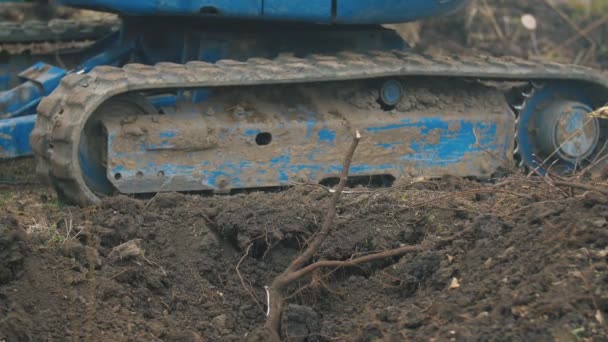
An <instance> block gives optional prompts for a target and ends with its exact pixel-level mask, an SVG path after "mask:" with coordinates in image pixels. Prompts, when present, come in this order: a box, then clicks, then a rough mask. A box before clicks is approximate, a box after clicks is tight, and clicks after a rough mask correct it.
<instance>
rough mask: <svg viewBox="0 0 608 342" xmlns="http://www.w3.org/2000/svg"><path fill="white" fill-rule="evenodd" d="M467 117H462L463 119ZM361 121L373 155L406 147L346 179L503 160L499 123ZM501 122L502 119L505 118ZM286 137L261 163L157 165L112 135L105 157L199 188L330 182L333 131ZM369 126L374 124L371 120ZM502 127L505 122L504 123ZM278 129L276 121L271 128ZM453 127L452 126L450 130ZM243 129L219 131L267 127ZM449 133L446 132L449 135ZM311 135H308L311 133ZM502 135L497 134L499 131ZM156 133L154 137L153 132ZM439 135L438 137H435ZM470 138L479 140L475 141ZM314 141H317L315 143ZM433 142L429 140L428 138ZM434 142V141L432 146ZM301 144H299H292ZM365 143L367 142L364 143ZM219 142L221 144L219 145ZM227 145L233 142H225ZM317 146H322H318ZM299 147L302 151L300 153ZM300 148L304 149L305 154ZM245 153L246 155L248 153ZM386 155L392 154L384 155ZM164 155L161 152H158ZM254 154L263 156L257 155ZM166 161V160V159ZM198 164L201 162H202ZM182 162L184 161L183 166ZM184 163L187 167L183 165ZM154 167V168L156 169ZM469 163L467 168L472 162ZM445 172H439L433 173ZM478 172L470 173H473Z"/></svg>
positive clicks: (196, 156) (220, 158)
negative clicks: (118, 149) (121, 147)
mask: <svg viewBox="0 0 608 342" xmlns="http://www.w3.org/2000/svg"><path fill="white" fill-rule="evenodd" d="M467 117H468V116H467ZM184 120H192V117H184ZM365 120H366V119H361V122H359V124H361V125H363V126H362V127H361V129H362V130H363V131H365V132H366V134H364V136H366V137H367V138H366V139H370V140H371V141H372V142H373V143H374V145H373V146H375V148H376V149H377V151H378V152H379V153H382V152H381V151H382V150H387V149H389V150H391V149H395V148H403V147H404V146H405V147H407V148H408V153H407V154H406V155H397V156H395V158H394V162H391V163H384V162H382V163H374V160H375V159H374V158H373V153H374V152H371V153H372V155H367V156H361V159H359V160H358V161H357V160H355V162H354V164H353V165H352V168H351V174H352V175H353V176H357V175H377V174H391V175H394V176H396V177H398V176H400V175H402V174H403V173H404V172H405V170H406V169H407V170H408V172H411V170H420V171H421V172H424V171H425V170H429V169H430V168H432V167H438V168H442V169H441V170H449V169H450V168H451V167H452V166H453V165H457V164H459V163H460V165H462V166H464V167H465V168H467V167H470V168H471V170H478V168H479V165H476V164H475V165H468V164H463V163H466V162H467V160H469V158H471V154H477V155H479V154H481V153H484V154H485V153H486V151H491V152H493V153H494V154H495V155H501V156H502V155H505V154H506V153H507V152H506V150H505V149H508V143H509V139H508V138H506V139H505V140H504V141H502V139H501V141H495V136H496V134H497V132H498V126H497V125H498V123H497V122H502V120H503V119H502V117H501V119H500V120H498V121H496V122H494V121H486V120H485V119H483V117H482V116H477V117H475V116H471V117H470V118H469V119H468V120H447V121H446V120H442V117H440V116H435V117H418V118H416V119H415V120H414V119H410V118H405V117H403V118H399V117H391V118H387V119H386V120H385V121H384V122H385V124H381V125H377V124H374V125H373V126H371V127H365V122H366V121H365ZM505 120H506V119H505ZM282 122H284V123H285V125H286V126H285V127H286V129H287V130H288V132H293V136H288V137H286V138H285V139H286V141H289V139H292V138H295V139H296V142H294V143H295V144H297V145H298V146H299V147H298V148H297V149H295V148H289V147H285V148H281V147H280V146H281V145H280V144H277V145H276V148H274V149H268V150H266V151H267V152H266V153H270V156H269V157H267V158H264V161H254V160H255V159H249V158H246V157H245V155H243V156H242V157H239V156H238V155H234V154H232V153H226V154H225V153H222V151H224V149H223V147H220V148H218V149H217V150H215V151H208V152H191V153H188V154H187V156H188V158H180V159H179V160H180V163H186V164H187V165H182V164H175V165H173V164H171V163H170V162H169V163H165V161H166V160H167V159H166V158H167V156H168V155H167V154H164V155H163V163H165V164H160V163H158V162H157V161H156V158H155V155H154V153H158V152H155V151H146V150H145V146H141V148H140V149H138V148H137V147H135V149H134V150H133V151H131V152H130V153H120V154H117V153H115V152H113V151H112V144H113V142H114V140H113V134H116V132H112V131H110V132H109V135H110V137H109V140H108V142H109V151H110V152H109V153H110V156H109V157H110V160H112V159H114V158H117V157H118V156H119V155H120V157H122V158H125V159H126V160H131V161H133V160H134V161H138V160H141V163H143V165H144V166H142V170H141V171H142V172H144V174H146V175H148V174H152V175H155V174H156V173H157V172H158V171H163V172H164V173H165V177H166V178H167V179H170V178H171V177H176V176H180V177H184V178H185V179H186V180H188V181H192V182H197V183H198V184H200V186H201V188H203V189H204V188H207V189H218V188H220V187H221V186H223V185H222V184H221V183H220V181H222V182H223V181H226V182H227V183H226V186H227V187H228V188H251V187H266V186H277V185H288V184H289V183H290V181H292V180H295V179H294V178H300V177H306V178H308V179H310V180H312V181H315V180H321V179H323V178H325V177H335V176H337V175H338V174H339V173H340V172H341V170H342V165H341V164H340V163H339V162H338V163H327V162H326V161H327V155H328V154H331V155H334V154H335V153H336V152H335V150H334V147H332V146H331V145H329V144H327V143H328V142H332V143H337V141H338V138H344V137H345V136H342V135H340V136H338V132H339V131H336V127H334V126H331V125H328V124H327V123H324V125H326V126H325V127H324V128H322V129H321V130H320V131H318V132H315V133H314V134H315V135H318V137H313V139H307V138H305V137H304V135H305V134H307V133H308V132H306V133H305V132H302V133H298V132H299V131H300V130H308V127H313V124H314V125H316V123H317V122H318V121H316V120H309V119H306V120H295V121H290V120H283V121H282ZM369 122H374V123H376V122H377V121H376V120H370V121H369ZM505 122H508V121H505ZM276 124H277V125H278V122H277V123H276ZM456 124H457V125H456ZM247 125H248V126H247V127H242V126H239V125H236V126H228V127H227V129H226V130H225V131H226V132H227V133H226V134H227V135H228V136H231V137H234V136H243V134H245V136H247V135H250V136H251V135H254V133H255V134H257V133H258V132H262V131H268V130H269V128H268V125H267V123H265V122H264V123H248V124H247ZM456 126H458V127H459V130H458V131H454V130H453V127H456ZM411 128H415V131H416V139H408V137H407V134H408V132H411ZM450 128H452V130H450ZM389 130H397V134H395V133H392V134H391V135H390V136H391V139H395V136H403V140H402V141H400V140H397V141H390V140H389V141H386V139H385V138H384V137H386V136H388V135H387V134H385V133H384V132H386V131H389ZM311 131H314V130H313V129H311ZM501 133H502V132H501ZM157 134H160V132H159V133H157ZM437 135H439V136H437ZM476 136H477V137H478V139H480V140H479V141H476ZM315 138H317V139H315ZM431 138H432V139H433V140H432V141H431V140H430V139H431ZM437 138H439V139H438V141H437ZM297 139H301V140H297ZM370 140H368V141H370ZM220 141H221V140H220ZM231 141H233V139H232V140H231ZM318 142H324V143H323V144H319V143H318ZM247 146H248V147H247V148H256V147H254V146H252V145H247ZM302 147H305V148H304V149H302ZM306 148H309V150H307V149H306ZM166 152H169V153H178V154H181V155H182V156H183V153H184V152H179V151H174V152H171V151H170V150H167V151H166ZM252 152H253V151H251V150H250V151H248V152H246V153H252ZM390 152H391V153H392V152H393V151H390ZM163 153H164V152H163ZM259 153H264V152H263V150H259ZM169 156H170V155H169ZM203 159H204V160H203ZM184 160H186V161H184ZM187 160H190V161H191V162H188V161H187ZM158 164H160V165H158ZM472 164H473V163H472ZM137 171H139V170H129V172H128V173H125V174H124V175H123V181H126V180H127V179H126V178H124V176H125V175H127V176H128V177H135V175H136V172H137ZM439 172H445V171H439ZM475 172H478V171H473V173H475Z"/></svg>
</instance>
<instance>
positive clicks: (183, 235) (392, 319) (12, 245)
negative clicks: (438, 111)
mask: <svg viewBox="0 0 608 342" xmlns="http://www.w3.org/2000/svg"><path fill="white" fill-rule="evenodd" d="M503 183H504V182H503ZM437 189H440V190H437ZM568 191H569V190H565V193H568ZM565 193H564V192H562V191H557V190H554V189H552V188H551V187H550V186H549V185H547V184H546V183H544V182H542V181H541V182H533V181H529V180H525V179H516V178H513V179H511V180H510V181H508V182H506V184H503V185H502V186H497V185H492V184H479V183H477V182H473V181H466V180H461V179H452V178H447V179H444V180H442V181H439V182H437V183H423V184H418V185H414V186H413V187H409V188H402V189H400V190H393V191H377V192H374V193H365V194H351V195H346V197H345V198H344V199H343V201H342V203H341V208H340V211H339V217H338V221H337V225H336V228H335V231H334V233H333V234H332V235H331V237H330V239H329V240H328V241H327V243H326V245H325V247H324V248H323V250H322V251H321V252H320V253H319V255H318V258H332V259H342V260H343V259H347V258H349V257H351V256H352V255H353V254H362V253H369V252H373V251H378V250H384V249H388V248H393V247H397V246H400V245H403V244H416V243H420V242H421V241H422V240H423V239H425V238H426V239H432V238H436V237H446V236H450V235H452V234H454V233H456V232H459V231H462V230H463V229H466V228H469V227H472V228H473V230H472V233H471V234H469V235H466V236H465V237H463V238H462V239H459V240H456V241H453V242H452V243H449V244H447V245H444V246H441V247H440V248H438V249H436V250H429V251H426V252H424V253H420V254H418V255H408V256H405V257H403V258H396V259H393V260H384V261H382V262H376V263H374V264H371V265H365V266H362V267H361V268H356V269H341V270H335V271H332V272H329V273H323V274H322V275H321V278H320V282H315V283H312V285H311V280H310V279H304V280H303V281H302V282H301V283H300V284H297V285H296V286H294V287H293V289H292V290H293V293H294V295H293V297H292V298H290V300H289V302H290V303H291V304H292V305H291V306H290V307H289V310H288V312H287V314H286V316H285V317H284V323H283V326H284V330H285V331H284V337H289V340H293V341H325V340H328V339H329V338H336V339H338V340H356V341H373V340H375V339H376V338H380V337H385V338H388V340H394V341H401V340H404V339H414V340H419V339H428V338H436V339H438V340H446V339H450V338H455V339H456V340H480V339H481V340H483V339H500V340H513V339H516V340H521V339H525V340H560V341H569V340H573V341H574V340H577V339H581V338H591V337H594V338H598V339H604V338H608V330H606V327H605V325H604V323H603V317H604V316H605V315H606V314H608V288H607V286H606V279H608V267H607V266H608V265H607V264H606V256H607V255H608V230H606V228H608V224H607V218H608V199H607V198H606V197H605V196H602V195H600V194H599V193H595V192H586V193H580V192H577V193H576V195H575V196H569V195H566V194H565ZM327 202H328V193H327V192H326V191H325V190H322V189H319V188H311V187H300V188H294V189H291V190H287V191H284V192H280V193H250V194H240V195H234V196H216V197H203V196H188V195H181V194H162V195H158V196H157V197H155V198H153V199H151V200H148V201H140V200H135V199H130V198H127V197H116V198H111V199H107V200H105V201H104V202H103V203H102V204H101V205H99V206H97V207H94V208H88V209H85V210H80V209H76V208H58V209H57V210H56V212H57V213H60V214H61V215H60V216H61V217H62V218H64V219H65V220H64V219H62V220H59V221H58V222H57V224H56V225H55V226H54V228H52V229H56V235H53V234H52V233H51V234H49V232H48V231H49V230H51V228H47V230H43V229H41V228H40V227H35V226H33V225H31V224H30V225H28V224H25V223H24V222H25V221H23V220H21V219H19V217H20V216H23V213H20V212H19V211H18V210H14V209H12V207H11V206H10V205H9V206H7V209H8V210H6V212H5V213H4V214H2V216H1V217H0V237H1V238H0V247H1V248H0V251H2V252H1V253H2V255H0V257H1V258H0V260H2V263H1V264H0V282H1V285H0V301H1V302H2V304H3V305H2V306H1V308H2V309H1V310H0V336H1V337H3V338H4V339H6V340H7V341H24V340H30V341H37V340H62V339H65V338H66V337H73V338H81V339H82V338H87V337H88V338H92V339H93V340H115V341H120V340H124V341H127V340H141V341H144V340H145V341H151V340H170V341H171V340H173V341H239V340H242V338H243V337H244V335H245V334H246V333H247V332H250V331H252V330H253V328H254V327H256V326H258V325H260V324H262V322H263V320H264V303H265V294H264V290H263V287H264V286H265V285H268V284H270V282H271V279H272V276H273V275H275V274H276V273H277V272H279V271H281V270H282V269H283V268H284V267H285V266H286V265H287V263H288V262H289V261H290V259H291V258H292V257H293V256H294V255H295V253H297V250H298V249H299V248H300V247H301V246H302V244H303V243H304V242H305V239H306V238H307V237H309V236H310V234H311V233H312V232H313V231H315V230H316V229H318V227H319V224H320V222H321V220H322V215H323V212H324V207H325V205H326V204H327ZM68 230H70V232H69V233H68V232H67V231H68ZM41 231H43V232H46V233H45V234H41ZM68 236H69V237H68ZM129 241H133V243H134V244H135V246H137V247H139V248H141V250H138V249H137V248H136V249H135V250H136V252H135V253H131V254H127V255H123V257H122V258H118V257H116V256H115V255H113V254H110V253H111V251H112V250H113V249H114V248H115V247H116V246H119V245H121V244H123V243H125V242H129ZM244 255H246V256H245V257H243V256H244ZM239 261H240V267H239V270H240V274H241V275H242V280H241V279H240V278H239V275H238V273H237V272H236V266H237V265H238V264H239ZM453 279H457V281H458V282H459V284H460V287H459V288H455V289H449V287H450V285H451V284H452V282H453V281H454V280H453ZM243 284H246V286H247V288H245V286H244V285H243ZM254 297H255V298H256V300H254V299H253V298H254ZM300 335H302V336H308V337H301V338H300V337H298V336H300Z"/></svg>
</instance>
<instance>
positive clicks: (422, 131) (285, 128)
mask: <svg viewBox="0 0 608 342" xmlns="http://www.w3.org/2000/svg"><path fill="white" fill-rule="evenodd" d="M257 98H258V99H259V98H260V97H259V96H258V97H257ZM262 98H263V97H262ZM214 101H215V100H213V99H211V100H209V102H210V103H209V104H207V103H206V104H203V105H202V106H203V107H202V108H201V109H200V110H193V111H192V113H190V114H186V113H184V112H183V111H182V113H181V114H175V115H148V116H142V117H139V118H138V120H137V121H136V122H133V123H125V122H124V121H122V122H121V120H120V118H108V119H106V120H104V125H105V128H106V130H107V132H108V139H107V142H108V148H107V150H108V158H107V163H108V169H107V175H106V176H107V179H109V180H110V181H111V182H112V184H113V185H114V186H115V187H116V188H117V189H119V190H120V191H121V192H125V193H145V192H155V191H193V190H215V191H225V190H229V189H235V188H256V187H268V186H282V185H289V184H290V182H292V181H301V180H303V179H305V180H309V181H321V180H322V179H326V178H331V177H336V176H338V175H339V173H340V171H341V169H342V165H341V164H340V163H339V161H337V160H336V157H335V156H336V155H340V153H341V152H343V150H344V148H346V147H347V146H348V144H349V142H350V141H351V136H350V133H349V132H348V130H347V129H346V128H345V127H344V125H343V123H342V120H341V119H340V118H337V117H335V116H332V115H331V114H322V113H316V112H311V111H309V110H305V109H303V108H302V107H300V108H301V109H296V110H290V111H287V112H285V111H284V110H283V111H282V110H281V109H280V106H274V107H273V106H272V105H270V104H268V105H264V107H263V108H264V109H263V110H261V111H260V112H257V111H256V110H251V111H244V112H241V111H238V113H237V112H232V113H225V112H223V111H218V112H217V113H214V115H212V116H207V117H205V116H203V118H202V119H201V114H200V113H201V112H202V113H205V112H206V109H205V108H208V107H207V106H210V107H213V108H230V106H229V105H228V104H222V105H218V104H217V103H216V102H214ZM344 106H347V104H345V105H344ZM341 108H342V107H341ZM345 108H348V107H345ZM347 111H348V112H349V117H348V120H349V123H350V124H351V125H352V126H353V127H357V128H359V129H360V130H361V131H362V134H363V136H364V139H363V141H362V142H361V145H360V147H359V148H358V150H357V155H356V156H355V159H354V161H353V167H352V169H351V175H352V176H359V175H366V176H369V175H387V174H388V175H392V176H393V177H395V178H400V177H404V176H411V175H425V176H428V177H434V176H442V175H445V174H452V175H461V176H465V175H466V176H489V175H490V174H491V173H492V172H494V171H495V170H496V169H497V168H498V167H499V166H500V165H502V162H503V160H508V159H510V158H511V153H512V141H513V140H512V139H513V138H512V132H513V130H514V120H515V119H514V116H513V114H512V113H511V112H510V110H509V109H508V108H507V107H506V105H505V108H503V109H502V114H498V113H501V109H500V108H493V109H488V111H487V112H481V111H474V110H472V111H471V112H469V113H466V114H462V113H441V115H438V114H437V115H435V114H431V113H424V112H412V113H402V112H396V111H391V112H386V111H382V110H376V111H373V112H370V111H357V110H356V109H354V108H350V109H348V110H347ZM131 126H133V129H131ZM133 131H140V132H145V133H142V134H141V135H139V136H134V135H133V134H124V132H133ZM261 133H268V134H270V135H271V137H272V139H271V142H270V143H269V144H268V145H261V144H259V143H257V142H256V137H258V135H259V134H261ZM488 155H493V156H495V157H496V158H488ZM481 161H483V162H481Z"/></svg>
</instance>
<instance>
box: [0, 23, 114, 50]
mask: <svg viewBox="0 0 608 342" xmlns="http://www.w3.org/2000/svg"><path fill="white" fill-rule="evenodd" d="M119 28H120V19H118V18H105V19H96V20H87V21H80V20H72V19H52V20H50V21H38V20H32V21H25V22H22V23H13V22H3V23H0V44H16V43H34V42H37V43H41V42H56V41H74V40H95V39H98V38H101V37H103V36H105V35H107V34H110V33H112V32H116V31H118V29H119Z"/></svg>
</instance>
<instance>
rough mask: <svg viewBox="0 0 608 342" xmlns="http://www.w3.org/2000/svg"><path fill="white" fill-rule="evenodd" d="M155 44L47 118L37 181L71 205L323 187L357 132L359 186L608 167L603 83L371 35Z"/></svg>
mask: <svg viewBox="0 0 608 342" xmlns="http://www.w3.org/2000/svg"><path fill="white" fill-rule="evenodd" d="M138 25H142V23H138ZM139 27H140V29H139V30H141V26H139ZM147 30H148V31H147V34H146V35H144V36H143V38H141V39H140V40H139V42H140V45H139V46H138V48H137V51H135V52H134V53H133V56H137V58H135V57H134V61H135V62H139V63H141V64H129V65H126V66H124V67H111V66H101V67H97V68H96V69H94V70H93V71H92V72H90V73H88V74H72V75H68V76H67V77H65V78H64V79H63V80H62V82H61V85H60V86H59V88H58V89H57V90H55V91H54V92H53V93H52V94H51V95H50V96H49V97H47V98H45V99H44V100H43V101H42V103H41V104H40V106H39V108H38V112H39V113H38V118H37V122H36V127H35V130H34V132H33V133H32V138H31V144H32V148H33V150H34V154H35V156H36V159H37V162H38V171H39V172H40V173H41V174H43V175H44V176H45V177H47V179H48V180H49V181H50V182H51V183H52V184H53V185H54V186H55V188H56V189H57V190H58V192H59V193H60V194H61V195H62V196H63V197H64V198H65V199H67V200H70V201H72V202H76V203H79V204H88V203H92V202H96V201H98V200H99V199H100V198H102V197H104V196H108V195H112V194H115V193H126V194H144V193H155V192H159V191H205V190H210V191H215V192H229V191H231V190H235V189H251V188H266V187H277V186H287V185H292V184H294V183H299V182H315V183H317V182H323V181H327V180H329V179H332V178H335V177H337V176H338V175H339V174H340V171H341V164H340V161H341V160H342V157H343V155H344V152H345V150H346V148H347V146H348V144H349V142H350V140H351V138H352V137H351V134H352V132H353V131H354V130H359V131H360V132H361V133H362V135H363V139H362V141H361V144H360V147H359V148H358V150H357V152H356V154H355V158H354V161H353V162H354V164H353V166H352V168H351V176H353V177H363V176H365V177H376V176H377V177H383V178H384V179H388V180H390V181H396V182H399V181H401V180H403V179H409V178H412V177H420V176H422V177H429V178H433V177H441V176H443V175H455V176H463V177H481V178H487V177H492V176H493V175H495V174H496V173H497V172H498V171H500V170H505V169H506V170H509V169H510V170H513V169H516V168H518V167H520V166H521V167H525V168H527V170H529V171H531V172H536V173H538V174H544V173H546V172H555V173H560V174H563V173H574V172H578V171H582V170H584V171H588V172H590V173H594V172H595V173H596V174H597V173H599V174H601V173H602V172H605V170H606V167H607V166H608V161H607V159H608V141H607V137H608V134H607V132H608V123H607V122H606V120H605V119H601V118H598V117H594V116H590V115H589V113H591V112H593V111H594V110H595V109H596V108H598V107H600V106H603V105H604V104H605V101H606V98H608V96H607V95H608V92H607V87H608V77H606V75H604V74H602V73H598V72H596V71H593V70H590V69H587V68H584V67H579V66H561V65H556V64H541V63H532V62H527V61H520V60H515V59H494V58H486V57H468V58H465V57H461V58H449V57H432V56H422V55H418V54H416V53H415V52H412V51H410V50H409V49H407V47H406V45H405V43H403V42H402V41H401V40H400V39H398V38H397V37H396V34H395V33H394V32H392V31H389V30H385V29H380V28H376V27H358V28H354V29H353V28H350V29H344V30H331V29H328V28H315V29H314V30H311V29H306V30H301V29H300V28H298V27H291V26H286V27H285V28H284V29H283V30H277V29H276V27H274V28H273V30H272V31H271V30H266V29H265V28H264V26H255V25H252V26H251V27H246V25H245V27H240V28H238V29H234V28H232V29H226V28H224V29H222V28H218V27H217V26H214V28H213V29H212V30H211V29H205V28H200V27H197V28H196V29H194V28H192V27H182V28H181V29H179V28H178V29H175V28H174V29H172V30H170V32H168V31H167V30H166V29H160V28H154V27H150V28H149V29H147ZM144 31H145V30H144ZM277 32H279V33H277ZM125 36H127V37H128V34H126V35H125ZM174 37H180V39H175V38H174ZM315 37H323V42H324V44H318V42H315V41H314V40H315ZM362 37H364V38H362ZM167 45H179V46H181V48H180V49H176V48H171V49H167V48H163V47H166V46H167ZM178 50H179V51H181V53H180V54H177V55H176V54H173V55H169V54H167V53H166V51H173V52H174V51H178ZM158 61H164V62H163V63H160V64H156V65H155V66H151V64H154V63H156V62H158ZM166 61H171V62H170V63H168V62H166ZM144 64H145V65H144Z"/></svg>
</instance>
